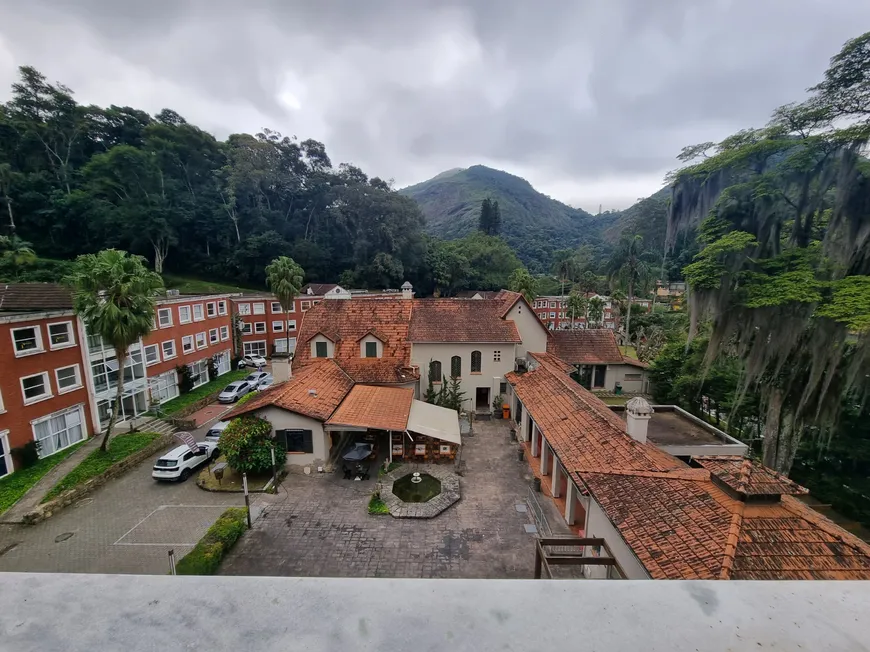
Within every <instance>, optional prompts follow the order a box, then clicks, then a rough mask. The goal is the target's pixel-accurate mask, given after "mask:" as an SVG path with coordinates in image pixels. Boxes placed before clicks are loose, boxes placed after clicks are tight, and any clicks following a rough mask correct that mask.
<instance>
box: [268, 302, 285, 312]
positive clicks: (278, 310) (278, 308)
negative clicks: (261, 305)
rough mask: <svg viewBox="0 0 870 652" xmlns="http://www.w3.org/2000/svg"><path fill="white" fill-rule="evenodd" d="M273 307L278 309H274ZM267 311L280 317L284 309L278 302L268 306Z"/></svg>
mask: <svg viewBox="0 0 870 652" xmlns="http://www.w3.org/2000/svg"><path fill="white" fill-rule="evenodd" d="M275 306H278V307H277V308H276V307H275ZM269 309H270V310H271V311H272V314H273V315H280V314H281V313H282V312H284V309H283V308H282V307H281V302H280V301H273V302H272V305H271V306H269Z"/></svg>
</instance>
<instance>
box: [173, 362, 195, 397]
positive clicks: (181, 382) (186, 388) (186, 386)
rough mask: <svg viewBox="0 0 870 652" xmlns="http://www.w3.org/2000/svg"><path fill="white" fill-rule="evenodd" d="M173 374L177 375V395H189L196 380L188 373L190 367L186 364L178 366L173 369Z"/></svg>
mask: <svg viewBox="0 0 870 652" xmlns="http://www.w3.org/2000/svg"><path fill="white" fill-rule="evenodd" d="M175 373H177V374H178V393H179V394H187V393H189V392H190V390H192V389H193V384H194V382H196V378H194V377H193V374H191V373H190V367H188V366H187V365H186V364H180V365H178V366H177V367H175Z"/></svg>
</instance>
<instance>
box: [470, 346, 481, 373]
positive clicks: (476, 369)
mask: <svg viewBox="0 0 870 652" xmlns="http://www.w3.org/2000/svg"><path fill="white" fill-rule="evenodd" d="M471 373H473V374H474V373H478V374H479V373H480V351H472V352H471Z"/></svg>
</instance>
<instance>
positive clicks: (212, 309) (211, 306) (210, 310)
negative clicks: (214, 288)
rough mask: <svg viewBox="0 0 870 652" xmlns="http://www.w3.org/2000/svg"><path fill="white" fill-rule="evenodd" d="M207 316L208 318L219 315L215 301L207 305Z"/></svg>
mask: <svg viewBox="0 0 870 652" xmlns="http://www.w3.org/2000/svg"><path fill="white" fill-rule="evenodd" d="M205 314H206V315H207V316H208V317H214V316H215V315H217V311H216V310H215V307H214V301H210V302H209V303H207V304H205Z"/></svg>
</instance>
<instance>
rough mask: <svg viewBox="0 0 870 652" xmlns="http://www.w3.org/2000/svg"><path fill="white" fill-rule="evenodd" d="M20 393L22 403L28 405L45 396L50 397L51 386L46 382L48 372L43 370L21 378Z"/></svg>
mask: <svg viewBox="0 0 870 652" xmlns="http://www.w3.org/2000/svg"><path fill="white" fill-rule="evenodd" d="M21 393H22V394H24V404H25V405H29V404H31V403H36V402H37V401H41V400H43V399H46V398H51V386H50V385H49V384H48V373H47V372H45V371H43V372H40V373H38V374H34V375H33V376H25V377H24V378H22V379H21Z"/></svg>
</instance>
